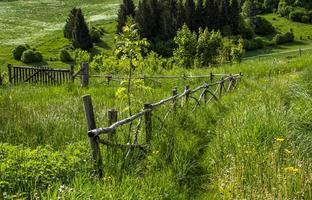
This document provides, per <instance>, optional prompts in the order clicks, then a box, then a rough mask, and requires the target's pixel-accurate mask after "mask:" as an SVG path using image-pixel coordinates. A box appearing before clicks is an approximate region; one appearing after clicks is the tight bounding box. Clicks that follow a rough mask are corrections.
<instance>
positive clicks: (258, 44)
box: [243, 38, 265, 50]
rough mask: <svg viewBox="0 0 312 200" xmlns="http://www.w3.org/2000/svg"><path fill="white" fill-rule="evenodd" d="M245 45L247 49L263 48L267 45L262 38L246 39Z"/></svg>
mask: <svg viewBox="0 0 312 200" xmlns="http://www.w3.org/2000/svg"><path fill="white" fill-rule="evenodd" d="M243 46H244V49H246V50H256V49H262V48H263V47H264V46H265V45H264V42H263V40H262V39H261V38H255V39H252V40H244V42H243Z"/></svg>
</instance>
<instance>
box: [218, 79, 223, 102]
mask: <svg viewBox="0 0 312 200" xmlns="http://www.w3.org/2000/svg"><path fill="white" fill-rule="evenodd" d="M223 86H224V77H222V78H221V82H220V94H219V98H221V96H222V90H223Z"/></svg>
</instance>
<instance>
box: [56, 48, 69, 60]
mask: <svg viewBox="0 0 312 200" xmlns="http://www.w3.org/2000/svg"><path fill="white" fill-rule="evenodd" d="M59 57H60V60H61V61H62V62H69V61H72V58H71V56H70V54H69V52H68V51H67V50H66V49H61V50H60V53H59Z"/></svg>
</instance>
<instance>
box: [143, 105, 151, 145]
mask: <svg viewBox="0 0 312 200" xmlns="http://www.w3.org/2000/svg"><path fill="white" fill-rule="evenodd" d="M144 110H148V111H147V112H146V113H145V114H144V122H145V140H146V143H147V144H150V143H151V140H152V105H151V104H147V103H146V104H144Z"/></svg>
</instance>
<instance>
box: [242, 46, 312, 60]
mask: <svg viewBox="0 0 312 200" xmlns="http://www.w3.org/2000/svg"><path fill="white" fill-rule="evenodd" d="M311 50H312V48H299V49H297V50H291V51H284V52H277V53H271V54H260V55H257V56H249V57H245V58H242V60H243V61H246V60H254V59H261V58H265V57H272V56H273V57H274V56H279V55H284V54H289V55H291V54H292V53H298V55H299V56H302V54H303V53H304V52H305V51H311Z"/></svg>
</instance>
